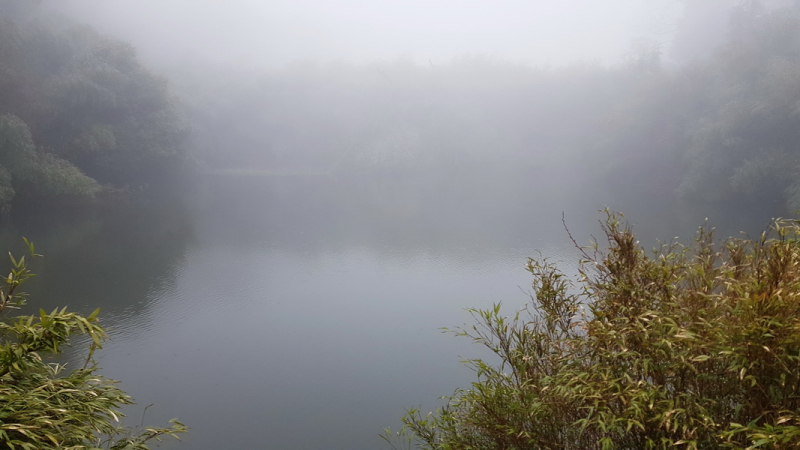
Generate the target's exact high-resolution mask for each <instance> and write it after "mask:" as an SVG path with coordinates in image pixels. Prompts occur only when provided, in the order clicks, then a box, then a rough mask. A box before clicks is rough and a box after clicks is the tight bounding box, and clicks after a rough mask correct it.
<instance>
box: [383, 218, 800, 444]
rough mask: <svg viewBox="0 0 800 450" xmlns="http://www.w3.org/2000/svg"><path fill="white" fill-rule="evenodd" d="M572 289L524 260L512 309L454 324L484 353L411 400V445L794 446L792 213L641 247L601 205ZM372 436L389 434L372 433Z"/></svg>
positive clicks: (795, 247) (799, 296) (799, 295)
mask: <svg viewBox="0 0 800 450" xmlns="http://www.w3.org/2000/svg"><path fill="white" fill-rule="evenodd" d="M604 231H605V236H606V237H607V240H608V249H607V250H601V249H599V248H598V245H597V244H595V245H593V246H592V247H590V248H584V249H581V251H582V252H583V257H584V262H583V265H582V269H581V270H580V276H579V278H578V280H577V281H576V283H575V284H573V283H572V282H571V281H570V280H569V279H568V278H567V277H566V276H565V275H564V274H563V273H561V272H560V271H559V270H558V269H557V268H556V267H555V266H554V265H553V264H551V263H549V262H547V261H546V260H530V262H529V264H528V270H529V271H530V272H531V274H532V275H533V278H534V281H533V296H532V303H531V304H530V306H529V308H527V309H526V310H523V311H521V312H519V313H517V314H516V315H513V316H512V317H510V318H509V317H506V316H503V315H502V314H501V309H500V306H499V305H497V306H495V307H494V308H492V309H489V310H473V311H472V313H473V315H474V316H475V317H476V319H477V321H478V324H477V325H474V326H472V327H467V328H463V329H459V330H458V334H459V335H463V336H467V337H469V338H472V339H473V340H474V341H475V342H477V343H479V344H482V345H484V346H486V347H487V348H489V349H490V350H491V351H492V352H493V353H494V354H495V355H496V356H497V357H499V360H498V362H497V363H492V362H491V361H486V360H483V359H475V360H472V361H470V363H469V364H470V366H471V367H472V368H474V369H475V371H476V373H477V377H478V379H477V381H476V382H474V383H473V384H472V386H471V387H470V388H469V389H464V390H458V391H456V392H455V394H453V395H452V396H450V397H449V398H448V402H447V404H446V405H445V406H444V407H442V408H441V409H439V410H438V411H437V412H435V413H432V414H429V415H422V414H420V412H419V411H417V410H411V411H410V412H409V413H408V415H407V416H406V417H405V423H406V426H407V428H406V431H410V432H411V433H412V435H413V436H415V437H416V439H417V441H418V444H419V445H420V447H422V448H426V449H473V450H479V449H480V450H483V449H493V450H495V449H509V450H510V449H603V450H606V449H654V448H660V449H667V448H692V449H716V448H732V449H746V448H747V449H751V448H756V447H759V448H771V449H782V448H797V447H798V446H799V445H800V395H799V394H800V315H798V312H799V311H800V240H798V238H800V224H798V222H795V221H791V222H788V221H778V222H776V223H775V225H774V227H773V228H772V229H771V230H770V232H769V233H765V234H763V235H761V236H760V237H759V238H757V239H753V240H749V239H748V240H734V239H729V240H726V241H724V242H722V243H721V244H717V243H715V241H714V239H713V232H712V231H709V230H706V229H703V228H701V230H700V232H699V233H698V235H697V237H696V239H695V243H694V245H692V246H689V247H683V246H681V245H679V244H678V243H672V244H668V245H663V246H662V247H661V248H660V249H658V250H657V251H655V252H654V253H653V254H652V256H648V255H647V253H646V252H645V250H644V249H643V248H641V247H640V246H639V245H638V241H637V240H636V238H635V236H634V234H633V233H632V231H631V229H630V228H629V227H628V226H626V225H624V224H623V223H621V222H620V219H619V216H617V215H613V214H610V215H609V217H608V220H607V221H606V223H605V226H604ZM387 439H389V438H388V437H387Z"/></svg>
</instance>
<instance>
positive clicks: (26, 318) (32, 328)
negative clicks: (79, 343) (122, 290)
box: [0, 241, 186, 450]
mask: <svg viewBox="0 0 800 450" xmlns="http://www.w3.org/2000/svg"><path fill="white" fill-rule="evenodd" d="M26 243H28V242H27V241H26ZM28 247H29V252H30V253H29V255H28V259H27V260H26V258H25V257H24V256H23V257H21V258H19V259H16V258H14V257H13V256H11V262H12V268H11V272H10V273H9V275H8V277H7V278H5V280H4V281H5V288H4V289H2V290H0V314H3V317H2V319H0V448H8V449H25V450H34V449H36V450H42V449H59V450H65V449H70V450H84V449H85V450H89V449H99V448H108V449H115V450H134V449H147V448H149V447H148V444H147V443H148V441H151V440H153V439H156V440H160V438H161V437H163V436H174V437H177V433H181V432H184V431H185V430H186V427H185V426H183V425H182V424H181V423H180V422H177V421H173V425H172V427H171V428H146V429H143V430H138V431H134V430H130V429H127V428H124V427H122V426H120V425H119V424H118V423H119V418H120V417H121V416H122V414H121V413H120V411H119V408H120V406H122V405H126V404H130V403H132V399H131V398H130V397H129V396H127V395H126V394H125V393H124V392H123V391H121V390H120V389H119V388H117V387H116V385H115V382H114V381H112V380H108V379H106V378H104V377H103V376H102V375H99V374H98V373H97V366H96V365H95V363H94V361H93V360H92V355H93V354H94V352H95V350H97V349H99V348H101V345H102V341H103V339H105V337H106V334H105V332H104V331H103V328H102V327H101V326H100V325H99V324H98V319H97V315H98V312H99V311H97V310H96V311H94V312H93V313H92V314H90V315H89V316H83V315H81V314H77V313H73V312H68V311H67V310H66V308H63V309H55V310H54V311H52V312H51V313H49V314H48V313H46V312H45V311H44V310H40V311H39V314H38V315H16V316H9V312H10V311H12V310H16V309H17V308H21V307H24V306H25V303H26V296H25V295H24V294H23V293H22V292H20V291H19V290H18V287H19V285H20V284H22V283H23V282H24V281H25V280H26V279H28V278H29V277H31V276H32V274H31V272H30V271H29V269H28V266H27V264H28V262H29V261H30V259H32V258H33V257H35V256H38V255H36V253H35V252H34V247H33V244H30V243H28ZM73 335H85V336H87V337H88V338H90V339H89V344H88V355H87V357H86V361H85V363H84V364H83V366H82V367H78V368H75V369H72V370H69V369H68V368H67V367H66V366H65V365H63V364H59V363H55V362H50V360H51V359H52V357H53V356H56V355H59V354H60V353H61V351H62V348H63V346H64V345H66V344H67V343H68V342H69V340H70V337H71V336H73Z"/></svg>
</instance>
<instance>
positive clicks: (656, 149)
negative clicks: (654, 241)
mask: <svg viewBox="0 0 800 450" xmlns="http://www.w3.org/2000/svg"><path fill="white" fill-rule="evenodd" d="M704 20H710V19H709V18H708V17H706V18H705V19H704ZM713 20H720V21H729V22H730V26H729V27H728V31H727V34H724V35H723V38H721V39H722V43H721V44H720V45H717V46H716V47H714V50H709V51H707V52H705V53H703V54H701V55H694V56H695V57H696V58H695V59H686V60H676V59H674V58H673V59H669V58H667V57H666V56H665V55H666V53H667V52H668V50H669V48H670V47H669V46H670V43H669V42H663V43H657V42H652V41H646V40H643V41H636V42H634V43H633V44H632V46H631V50H630V52H629V53H628V54H627V55H624V58H623V62H622V63H620V64H617V65H610V66H604V65H600V64H594V63H576V64H574V65H570V66H562V67H550V66H547V65H543V66H530V65H524V64H517V63H513V62H510V61H507V60H503V59H501V58H494V57H490V56H481V55H465V56H462V57H459V58H455V59H453V60H452V61H450V62H446V63H434V62H432V61H429V62H425V63H422V62H415V61H412V60H409V59H403V58H400V59H394V60H384V61H376V62H372V63H368V64H355V63H348V62H345V61H333V62H314V61H306V62H298V63H296V64H294V65H291V66H288V67H286V68H283V69H280V70H272V71H261V72H259V71H249V72H245V71H244V70H240V71H237V70H236V69H235V68H230V67H225V68H221V67H220V68H216V70H215V69H213V68H212V69H210V70H208V68H204V70H200V69H201V67H191V68H185V69H184V70H175V71H174V72H173V75H172V76H173V78H174V79H175V80H176V84H177V85H179V86H180V88H181V89H182V97H183V98H185V99H186V101H187V104H188V105H189V109H188V114H189V115H190V116H191V117H192V120H193V122H194V123H196V124H197V125H198V127H197V128H198V130H197V131H198V133H197V134H195V139H196V142H195V147H196V148H197V149H198V154H199V155H201V157H202V159H203V160H205V161H206V162H207V163H208V166H209V168H212V169H214V168H220V167H227V168H232V167H233V168H235V167H247V168H253V167H263V168H268V169H270V170H275V169H278V170H280V169H287V170H295V169H296V168H297V167H303V168H313V169H314V170H317V171H320V170H322V171H330V172H332V173H337V172H339V173H341V172H345V173H353V172H358V173H365V172H376V171H380V172H382V173H386V172H387V171H392V172H393V173H397V172H398V171H406V172H408V173H410V172H412V171H413V173H414V174H415V176H416V175H418V174H419V173H421V172H422V171H425V170H428V171H431V172H432V173H433V174H435V175H434V176H446V174H448V173H452V172H453V171H454V170H457V171H460V172H467V173H472V174H473V175H474V174H475V172H476V171H477V172H478V174H480V173H489V171H491V170H493V169H492V168H497V170H499V171H500V172H501V173H503V174H504V175H503V177H502V178H503V179H504V180H508V181H509V182H513V183H517V182H519V180H521V179H522V180H524V178H525V177H526V176H539V172H537V170H538V171H542V170H543V171H545V172H548V173H553V171H554V170H555V171H562V172H566V173H570V174H572V177H571V184H572V185H575V184H577V183H581V184H584V188H586V187H587V186H588V187H590V188H591V189H592V190H593V191H597V190H605V192H606V193H607V196H608V197H610V198H619V197H620V196H626V197H631V196H636V195H639V196H641V197H642V198H645V197H647V196H650V195H654V194H656V195H658V196H659V197H658V198H662V199H664V198H672V199H675V198H679V199H682V200H686V201H689V202H697V203H706V202H715V203H719V202H738V203H741V202H750V201H752V202H758V203H763V202H764V201H765V200H768V201H770V202H773V201H774V202H778V203H783V204H784V205H785V206H786V207H787V208H788V209H790V210H791V209H796V208H798V207H800V185H798V184H797V183H796V181H795V180H796V179H797V173H798V169H800V168H799V167H798V152H799V151H800V147H799V145H800V144H798V143H800V139H798V138H800V136H799V135H798V134H800V126H798V124H799V123H800V116H799V115H798V114H800V106H798V105H800V7H798V6H790V7H783V8H778V9H767V8H764V7H761V6H760V4H759V3H758V2H744V3H742V4H740V5H739V6H738V7H736V8H735V9H734V10H732V11H729V12H727V13H725V14H723V15H721V16H719V15H717V16H714V17H713ZM698 45H700V44H699V43H698ZM515 175H519V176H515ZM474 179H475V178H474V177H472V176H466V177H463V178H461V180H466V182H467V183H469V182H471V181H472V180H474ZM562 179H563V178H562ZM453 181H454V183H459V182H460V181H459V179H453Z"/></svg>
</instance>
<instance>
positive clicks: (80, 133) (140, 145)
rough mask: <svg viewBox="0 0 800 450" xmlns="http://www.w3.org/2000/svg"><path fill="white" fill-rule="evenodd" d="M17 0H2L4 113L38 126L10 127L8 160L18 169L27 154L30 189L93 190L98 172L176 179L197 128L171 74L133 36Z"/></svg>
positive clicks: (2, 152) (137, 179) (0, 147)
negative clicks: (150, 64)
mask: <svg viewBox="0 0 800 450" xmlns="http://www.w3.org/2000/svg"><path fill="white" fill-rule="evenodd" d="M15 3H20V2H14V1H9V0H2V1H0V23H2V25H1V26H0V58H2V61H3V64H2V67H0V114H11V115H13V116H15V117H16V118H17V119H18V120H19V121H21V123H23V124H24V125H25V126H26V131H25V133H29V134H28V137H27V138H26V137H25V136H22V135H20V134H19V132H18V133H17V134H16V135H14V136H5V137H2V136H0V139H3V142H2V143H0V164H2V165H3V166H5V167H6V168H8V169H9V170H10V171H11V172H12V175H13V172H14V170H12V166H14V165H16V164H17V163H18V161H17V162H13V161H11V160H9V159H8V158H9V157H17V158H24V159H26V160H27V162H28V163H29V164H28V166H29V167H26V168H25V170H24V173H25V179H26V180H27V181H28V182H29V185H28V188H27V189H26V191H27V192H26V193H27V194H29V195H30V196H31V197H39V198H41V197H50V196H53V195H65V194H67V195H86V194H91V193H92V192H94V191H96V189H97V184H96V182H95V180H96V181H97V182H100V183H104V184H108V185H111V186H116V187H122V186H126V185H144V184H152V183H163V182H166V181H169V180H170V179H171V178H174V176H175V175H176V174H177V173H178V171H179V170H180V169H181V167H182V164H183V161H184V159H183V158H184V153H185V147H186V139H187V133H188V127H187V125H186V124H185V123H184V121H183V120H182V119H181V116H180V114H178V110H177V105H176V102H175V99H174V98H173V97H172V96H171V95H170V93H169V91H168V89H167V83H166V82H165V80H163V79H161V78H158V77H156V76H154V75H153V74H152V73H150V72H149V71H148V70H147V69H145V68H144V67H143V66H142V65H141V64H140V63H139V61H138V60H137V58H136V52H135V51H134V49H133V48H132V47H131V46H130V45H128V44H126V43H124V42H120V41H117V40H114V39H110V38H107V37H104V36H102V35H99V34H98V33H97V32H95V31H94V30H92V29H91V28H89V27H86V26H77V25H74V24H71V23H69V22H68V21H67V20H66V19H63V18H57V17H41V16H39V15H38V14H36V8H35V7H34V6H30V7H27V8H23V9H24V11H22V10H20V8H16V7H12V6H13V4H15ZM2 14H5V16H3V15H2ZM5 128H6V129H5V131H6V132H8V129H7V128H8V127H5ZM23 134H24V133H23ZM7 145H12V147H10V148H6V146H7ZM20 145H22V147H20ZM23 150H24V151H23ZM21 151H22V153H20V152H21ZM12 184H13V183H12ZM17 194H18V195H22V194H23V192H22V191H19V190H18V191H17Z"/></svg>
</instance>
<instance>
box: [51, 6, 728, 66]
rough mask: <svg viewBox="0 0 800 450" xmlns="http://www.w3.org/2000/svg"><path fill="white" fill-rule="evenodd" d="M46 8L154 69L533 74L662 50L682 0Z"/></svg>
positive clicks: (611, 62) (610, 61) (615, 61)
mask: <svg viewBox="0 0 800 450" xmlns="http://www.w3.org/2000/svg"><path fill="white" fill-rule="evenodd" d="M726 2H727V3H730V1H729V0H722V1H720V0H717V1H715V2H713V3H726ZM44 5H45V6H46V7H48V8H49V9H51V10H55V11H58V12H61V13H64V14H66V15H68V16H71V17H73V18H74V19H76V20H78V21H80V22H85V23H88V24H90V25H92V26H94V27H96V28H98V29H100V30H101V31H103V32H106V33H109V34H111V35H114V36H117V37H120V38H122V39H124V40H127V41H130V42H131V43H132V44H133V45H134V46H135V47H136V48H137V49H138V50H139V53H140V55H141V56H142V57H143V58H144V59H145V60H147V61H150V62H151V63H153V64H156V65H159V66H163V65H167V66H169V65H174V64H181V63H186V62H204V63H216V64H227V65H236V66H243V67H251V68H257V69H264V68H277V67H282V66H285V65H287V64H290V63H292V62H294V61H298V60H309V59H310V60H320V61H331V60H344V61H348V62H354V63H365V62H370V61H375V60H393V59H397V58H407V59H412V60H413V61H415V62H417V63H423V64H445V63H448V62H450V60H451V59H453V58H456V57H459V56H463V55H465V54H480V55H488V56H491V57H496V58H500V59H504V60H510V61H513V62H520V63H525V64H530V65H539V66H562V65H566V64H570V63H574V62H592V63H600V64H614V63H617V62H620V61H622V60H623V59H624V57H625V54H626V53H628V52H629V51H630V49H631V46H632V43H633V42H634V41H635V40H637V39H642V38H644V39H648V40H651V41H654V42H657V43H658V44H660V45H661V46H662V48H669V47H670V45H671V40H672V38H673V35H674V32H675V30H676V27H677V25H676V23H677V21H678V20H679V17H680V15H681V13H682V11H683V9H684V6H683V3H682V2H680V1H677V0H657V1H655V2H647V3H644V2H638V1H634V0H613V1H606V2H586V1H579V0H569V1H564V2H558V3H554V2H541V1H540V2H524V1H520V0H504V1H500V2H474V1H473V2H453V1H437V2H423V1H421V0H413V1H399V0H393V1H382V2H368V1H365V0H345V1H338V2H319V1H314V0H301V1H286V0H281V1H273V2H268V3H267V2H258V1H254V0H239V1H236V2H224V3H223V2H214V1H208V0H204V1H192V2H189V1H188V0H174V1H170V2H158V1H154V0H142V1H131V0H122V1H116V2H95V1H91V0H65V1H59V2H52V1H45V2H44Z"/></svg>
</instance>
